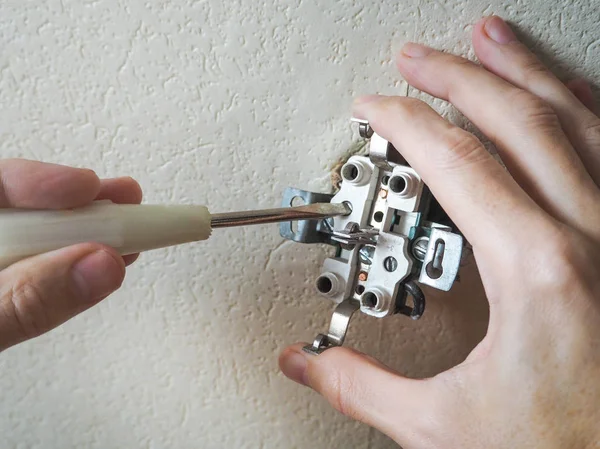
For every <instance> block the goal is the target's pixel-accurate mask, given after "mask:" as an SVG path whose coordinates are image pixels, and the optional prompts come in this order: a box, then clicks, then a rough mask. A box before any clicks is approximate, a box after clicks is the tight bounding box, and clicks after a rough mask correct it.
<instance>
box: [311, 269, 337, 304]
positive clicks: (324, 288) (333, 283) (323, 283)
mask: <svg viewBox="0 0 600 449" xmlns="http://www.w3.org/2000/svg"><path fill="white" fill-rule="evenodd" d="M343 285H344V281H343V280H342V279H341V278H340V277H339V276H338V275H337V274H335V273H331V272H325V273H321V275H320V276H319V277H318V278H317V282H316V287H317V291H318V292H319V293H320V294H321V295H323V296H327V297H328V298H332V297H335V296H336V295H337V294H339V293H340V292H341V291H342V289H343Z"/></svg>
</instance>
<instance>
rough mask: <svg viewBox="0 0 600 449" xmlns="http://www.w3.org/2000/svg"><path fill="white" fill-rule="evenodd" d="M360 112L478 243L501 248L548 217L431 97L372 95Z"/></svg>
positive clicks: (359, 105)
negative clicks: (442, 113)
mask: <svg viewBox="0 0 600 449" xmlns="http://www.w3.org/2000/svg"><path fill="white" fill-rule="evenodd" d="M354 112H355V115H356V116H358V117H360V118H364V119H366V120H368V121H369V123H370V125H371V126H372V127H373V129H374V130H375V132H377V133H378V134H379V135H381V136H382V137H383V138H384V139H386V140H388V141H390V142H391V143H392V144H393V145H394V147H395V148H396V149H397V150H398V151H399V152H400V153H402V155H403V156H404V158H405V159H406V160H407V161H408V162H409V163H410V164H411V166H412V167H413V168H414V169H415V170H416V171H417V173H419V175H420V176H422V178H423V180H424V181H425V183H426V184H427V185H428V186H429V188H430V189H431V191H432V193H433V194H434V195H435V197H436V198H437V200H438V201H439V202H440V204H441V205H442V207H443V208H444V209H445V210H446V212H447V213H448V215H449V216H450V218H452V220H453V221H454V222H455V223H456V224H457V226H458V227H459V228H460V229H461V231H462V232H463V233H464V234H465V236H466V237H467V239H468V240H469V241H470V242H471V243H472V244H473V245H474V246H476V247H479V248H481V247H487V248H488V249H492V250H498V249H499V248H498V247H499V246H504V245H505V241H506V240H505V238H506V239H514V236H515V235H520V234H522V233H523V231H524V230H525V228H529V229H536V228H538V229H539V226H540V225H541V224H542V222H543V221H545V220H548V216H547V215H546V213H545V212H543V211H542V210H541V209H540V208H539V207H538V206H537V205H536V204H535V203H534V202H533V200H531V198H530V197H529V196H527V194H526V193H525V192H524V191H523V190H522V189H521V188H520V187H519V185H518V184H517V183H516V182H515V181H514V180H513V179H512V177H511V176H510V175H509V174H508V172H507V171H506V170H505V169H504V168H503V167H502V166H501V165H500V164H499V163H498V162H497V161H496V160H495V159H494V158H493V157H492V156H491V155H490V154H489V153H488V152H487V150H486V149H485V147H484V146H483V145H482V144H481V142H480V141H479V140H478V139H477V138H476V137H475V136H474V135H472V134H470V133H468V132H467V131H464V130H462V129H460V128H458V127H457V126H454V125H452V124H450V123H448V122H447V121H446V120H444V119H443V118H442V117H440V116H439V115H438V114H437V113H436V112H435V111H434V110H433V109H432V108H431V107H429V106H428V105H427V104H426V103H424V102H422V101H420V100H417V99H414V98H407V97H383V96H369V97H363V98H361V99H358V100H357V101H356V102H355V105H354ZM546 222H547V221H546ZM490 235H491V236H493V238H490Z"/></svg>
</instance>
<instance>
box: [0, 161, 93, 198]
mask: <svg viewBox="0 0 600 449" xmlns="http://www.w3.org/2000/svg"><path fill="white" fill-rule="evenodd" d="M100 188H101V186H100V179H99V178H98V176H97V175H96V173H94V172H93V171H92V170H86V169H81V168H72V167H65V166H62V165H56V164H47V163H43V162H37V161H28V160H24V159H8V160H1V161H0V208H7V207H15V208H17V207H18V208H24V209H70V208H75V207H80V206H85V205H86V204H88V203H90V202H92V201H93V200H94V199H95V198H96V197H97V196H98V194H99V193H100Z"/></svg>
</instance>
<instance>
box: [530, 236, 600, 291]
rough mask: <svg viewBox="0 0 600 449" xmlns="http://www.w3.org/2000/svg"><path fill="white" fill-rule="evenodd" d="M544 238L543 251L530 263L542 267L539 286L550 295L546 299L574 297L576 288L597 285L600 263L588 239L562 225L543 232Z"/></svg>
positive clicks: (537, 277) (537, 272) (537, 253)
mask: <svg viewBox="0 0 600 449" xmlns="http://www.w3.org/2000/svg"><path fill="white" fill-rule="evenodd" d="M540 238H541V239H542V241H541V242H540V244H539V246H538V248H541V249H539V250H538V251H537V252H536V254H535V257H534V258H533V259H532V260H531V261H530V263H531V266H537V267H538V269H537V270H536V282H535V284H536V287H537V289H538V290H539V291H544V292H545V293H547V295H546V297H548V298H556V296H557V295H560V296H563V297H571V296H572V295H571V293H573V291H574V290H573V289H574V288H586V287H585V286H586V285H592V284H594V283H596V282H595V281H594V279H595V278H596V277H597V274H596V273H595V272H596V269H595V267H596V266H597V261H595V260H594V257H592V254H591V252H590V250H589V248H591V247H595V245H593V244H590V242H589V241H587V238H585V237H584V236H582V235H579V234H576V233H575V232H573V231H570V230H568V229H566V228H564V227H561V226H556V227H555V228H554V229H552V230H551V232H549V233H543V232H542V233H540Z"/></svg>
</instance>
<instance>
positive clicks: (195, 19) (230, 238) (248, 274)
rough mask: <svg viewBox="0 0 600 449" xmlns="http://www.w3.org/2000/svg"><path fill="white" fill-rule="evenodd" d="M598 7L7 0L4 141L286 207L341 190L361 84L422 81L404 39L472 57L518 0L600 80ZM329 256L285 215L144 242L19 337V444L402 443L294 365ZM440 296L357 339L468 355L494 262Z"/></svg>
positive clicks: (1, 72)
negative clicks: (325, 394) (84, 307)
mask: <svg viewBox="0 0 600 449" xmlns="http://www.w3.org/2000/svg"><path fill="white" fill-rule="evenodd" d="M598 10H599V4H598V1H597V0H555V1H553V2H551V1H548V0H532V1H525V0H517V1H514V0H513V1H509V0H496V1H492V2H490V0H487V1H483V0H472V1H469V0H448V1H445V2H444V1H443V0H437V1H426V0H421V1H414V2H411V1H399V0H381V1H378V2H361V1H358V0H340V1H331V0H314V1H307V0H305V1H301V0H262V1H256V0H214V1H213V0H195V1H194V0H188V1H183V0H181V1H176V0H173V1H142V0H121V1H117V0H115V1H108V0H106V1H98V0H48V1H43V2H42V1H34V0H2V1H1V2H0V150H1V153H0V154H1V155H2V157H10V156H19V157H27V158H35V159H41V160H46V161H52V162H60V163H66V164H71V165H78V166H86V167H90V168H93V169H95V170H96V171H97V172H98V173H99V174H101V175H103V176H115V175H127V174H129V175H132V176H134V177H136V178H137V179H138V180H139V181H140V183H141V184H142V186H143V187H144V190H145V194H146V201H147V202H183V203H192V202H196V203H201V204H207V205H209V206H210V207H211V209H212V210H213V211H215V212H218V211H225V210H234V209H243V208H254V207H272V206H275V205H278V204H279V202H280V195H281V192H282V191H283V189H284V188H285V187H286V186H288V185H294V186H298V187H302V188H308V189H313V190H322V189H326V188H327V187H328V170H329V166H330V164H331V163H332V162H333V161H334V160H335V159H336V157H337V156H338V155H339V154H340V153H342V152H343V151H344V149H345V148H346V147H347V146H348V145H349V143H350V142H351V140H352V139H353V138H354V134H353V132H352V129H351V128H350V126H349V124H348V118H349V106H350V103H351V99H352V97H353V96H354V95H356V94H360V93H368V92H373V91H378V92H382V93H394V92H401V91H403V84H402V82H401V81H400V79H399V77H398V76H397V75H396V73H395V69H394V66H393V51H394V49H397V48H398V47H399V46H400V45H401V44H402V43H403V42H404V41H407V40H419V41H422V42H424V43H428V44H430V45H434V46H437V47H439V48H443V49H446V50H452V51H455V52H458V53H461V54H465V55H471V50H470V37H469V36H470V30H471V26H470V25H471V24H472V23H473V22H474V21H476V20H477V19H478V18H480V17H481V16H482V15H485V14H491V13H498V14H501V15H503V16H505V17H508V18H509V19H510V20H511V21H512V23H513V24H514V25H516V26H517V27H518V29H519V30H520V31H521V33H522V36H524V37H526V38H527V39H528V40H529V41H530V42H532V43H533V44H534V46H535V48H536V51H538V52H539V53H540V54H541V55H543V57H544V58H546V60H547V61H550V62H552V63H553V64H554V65H555V66H556V67H557V69H558V70H559V72H560V73H561V74H562V75H575V74H576V75H583V76H586V77H588V78H592V79H595V80H600V73H599V71H598V70H599V67H600V40H599V39H598V38H599V35H598V31H597V30H598V28H597V26H598V22H599V21H600V16H599V15H600V13H599V12H598ZM410 93H411V94H415V93H414V92H412V91H411V92H410ZM434 104H435V105H436V107H438V108H439V110H440V111H442V112H445V113H449V115H450V117H451V118H452V119H454V120H456V121H458V122H460V123H462V120H461V119H460V117H458V116H456V114H453V113H452V111H450V110H448V108H447V107H446V106H445V105H443V104H442V103H441V102H434ZM325 255H326V250H325V249H323V248H317V247H302V246H297V245H293V244H289V243H282V241H281V239H280V238H279V236H278V232H277V228H276V226H262V227H253V228H247V229H240V230H222V231H218V232H215V233H214V236H213V238H212V239H211V240H210V241H209V242H204V243H202V244H196V245H188V246H185V247H179V248H175V249H169V250H161V251H156V252H152V253H148V254H145V255H144V256H143V257H142V258H141V260H140V261H139V263H137V264H136V265H135V266H134V267H132V268H131V269H130V270H129V274H128V278H127V280H126V283H125V286H124V288H123V289H122V290H121V291H120V292H119V293H117V294H115V295H114V296H112V297H111V298H110V299H109V300H107V301H105V302H104V303H103V304H101V305H100V306H98V307H96V308H95V309H93V310H91V311H89V312H88V313H86V314H85V315H83V316H80V317H78V318H76V319H74V320H73V321H71V322H69V323H68V324H67V325H65V326H63V327H61V328H60V329H57V330H55V331H53V332H51V333H50V334H48V335H46V336H43V337H41V338H39V339H37V340H35V341H31V342H29V343H26V344H22V345H20V346H18V347H15V348H13V349H11V350H8V351H6V352H5V353H3V354H0V435H1V437H0V447H2V448H26V447H33V448H42V447H44V448H67V447H88V448H117V447H130V448H137V447H140V448H163V447H172V448H187V447H190V448H192V447H194V448H198V447H202V448H259V447H260V448H292V447H294V448H295V447H297V448H337V447H348V448H375V447H378V448H387V447H393V444H392V442H391V441H389V440H387V439H386V438H385V437H383V436H382V435H380V434H379V433H377V432H375V431H374V430H372V429H369V428H368V427H366V426H364V425H361V424H357V423H354V422H352V421H350V420H348V419H346V418H344V417H342V416H339V415H338V414H336V413H334V412H333V411H331V410H330V409H329V407H328V406H327V405H326V404H325V403H324V401H323V400H321V398H320V397H318V396H317V395H316V394H314V393H312V392H310V391H308V390H305V389H303V388H301V387H299V386H297V385H295V384H292V383H291V382H289V381H287V380H286V379H284V377H283V376H282V375H281V374H279V372H278V369H277V354H278V352H279V351H280V350H281V349H282V348H283V347H284V345H286V344H287V343H291V342H295V341H297V340H307V339H309V340H310V339H312V338H313V337H314V335H315V334H316V333H317V332H318V331H321V330H323V329H324V328H325V326H326V325H327V323H328V320H329V315H330V311H331V305H330V304H329V303H327V302H326V301H324V300H321V299H319V298H318V297H317V296H316V295H315V294H314V293H313V290H312V283H313V280H314V278H315V276H316V275H317V273H318V269H319V265H320V263H321V261H322V259H323V258H324V257H325ZM429 295H430V296H429V297H430V299H431V300H430V301H429V309H428V312H427V314H426V316H425V317H424V318H423V320H421V321H419V322H417V323H415V322H412V321H411V320H409V319H406V318H403V317H392V318H389V319H387V320H383V321H380V320H376V319H374V318H367V317H358V318H357V319H355V321H354V322H353V324H352V328H351V333H350V338H349V340H348V344H349V345H352V346H355V347H358V348H360V349H362V350H364V351H367V352H369V353H370V354H372V355H375V356H377V357H379V358H381V359H382V360H383V361H384V362H385V363H387V364H389V365H391V366H393V367H395V368H397V369H400V370H402V371H404V372H406V373H408V374H410V375H429V374H433V373H436V372H438V371H440V370H443V369H445V368H447V367H449V366H451V365H452V364H453V363H456V362H458V361H460V360H462V358H463V357H464V356H465V355H466V354H467V353H468V351H469V350H470V349H471V348H472V347H473V346H474V345H475V344H476V343H477V341H478V340H479V339H480V338H481V337H482V335H483V334H484V332H485V328H486V320H487V304H486V302H485V300H484V298H483V296H482V293H481V287H480V284H479V282H478V280H477V274H476V272H475V270H474V269H473V267H472V266H470V267H469V268H467V270H466V271H465V273H463V280H462V282H461V284H460V285H458V286H457V287H456V288H455V290H454V292H453V294H450V295H441V294H435V293H432V292H430V293H429ZM399 406H400V405H399ZM399 425H410V423H399Z"/></svg>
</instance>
